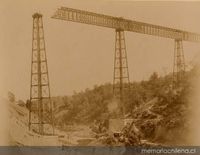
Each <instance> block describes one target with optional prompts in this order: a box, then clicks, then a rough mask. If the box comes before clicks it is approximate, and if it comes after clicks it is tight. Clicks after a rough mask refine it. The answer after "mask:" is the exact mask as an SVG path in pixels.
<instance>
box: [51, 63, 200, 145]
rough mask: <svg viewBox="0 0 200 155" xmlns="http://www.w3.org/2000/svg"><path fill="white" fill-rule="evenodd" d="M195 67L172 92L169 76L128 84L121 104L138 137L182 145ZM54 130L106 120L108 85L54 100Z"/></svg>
mask: <svg viewBox="0 0 200 155" xmlns="http://www.w3.org/2000/svg"><path fill="white" fill-rule="evenodd" d="M198 77H199V69H198V67H194V68H193V69H192V70H190V71H187V72H186V73H185V77H184V79H182V81H181V86H179V87H176V88H175V89H172V74H169V75H166V76H164V77H160V76H159V75H158V74H157V73H153V74H152V75H151V76H150V78H149V79H148V80H147V81H141V82H133V83H131V90H130V92H129V93H127V94H126V97H125V98H126V100H125V101H124V105H125V111H126V112H125V113H126V117H127V118H133V119H134V120H135V124H136V126H137V127H138V128H139V129H140V131H141V134H142V137H143V138H144V139H149V140H151V141H155V142H160V143H169V144H180V143H184V142H185V141H186V139H184V138H185V136H183V135H184V133H186V132H187V125H188V124H187V123H188V119H187V116H188V115H187V114H188V112H189V109H190V104H188V103H189V99H190V97H191V95H192V92H193V87H194V83H193V82H192V81H195V79H196V78H198ZM53 102H54V107H55V108H54V114H55V122H56V126H57V127H59V128H61V129H63V130H64V129H65V127H66V126H68V125H73V124H83V123H84V124H88V125H89V124H91V123H92V122H94V121H95V120H101V119H108V118H109V116H110V112H109V105H110V104H112V103H113V96H112V84H110V83H106V84H103V85H100V86H94V88H93V89H86V90H84V91H82V92H79V93H76V92H75V93H74V95H72V96H64V97H54V98H53Z"/></svg>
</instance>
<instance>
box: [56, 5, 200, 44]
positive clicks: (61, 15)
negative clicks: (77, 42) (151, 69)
mask: <svg viewBox="0 0 200 155" xmlns="http://www.w3.org/2000/svg"><path fill="white" fill-rule="evenodd" d="M52 18H55V19H61V20H67V21H72V22H79V23H84V24H90V25H96V26H102V27H107V28H113V29H122V30H124V31H131V32H137V33H142V34H147V35H153V36H158V37H164V38H171V39H179V40H183V41H191V42H200V34H196V33H192V32H187V31H183V30H178V29H174V28H168V27H164V26H159V25H153V24H148V23H143V22H138V21H133V20H128V19H124V18H120V17H113V16H108V15H104V14H97V13H93V12H89V11H83V10H78V9H72V8H67V7H61V8H59V9H57V11H56V12H55V14H54V15H53V16H52Z"/></svg>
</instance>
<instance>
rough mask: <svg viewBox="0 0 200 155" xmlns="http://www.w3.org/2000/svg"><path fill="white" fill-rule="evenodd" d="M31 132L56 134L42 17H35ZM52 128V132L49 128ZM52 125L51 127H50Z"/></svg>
mask: <svg viewBox="0 0 200 155" xmlns="http://www.w3.org/2000/svg"><path fill="white" fill-rule="evenodd" d="M32 17H33V34H32V62H31V87H30V105H29V130H33V131H35V132H37V133H39V134H41V135H44V134H54V123H53V114H52V102H51V95H50V86H49V75H48V67H47V57H46V50H45V41H44V30H43V21H42V15H41V14H39V13H35V14H34V15H33V16H32ZM47 124H48V125H49V126H50V127H52V130H51V129H50V130H51V131H50V130H49V129H47V128H49V126H48V127H47ZM50 124H51V125H50Z"/></svg>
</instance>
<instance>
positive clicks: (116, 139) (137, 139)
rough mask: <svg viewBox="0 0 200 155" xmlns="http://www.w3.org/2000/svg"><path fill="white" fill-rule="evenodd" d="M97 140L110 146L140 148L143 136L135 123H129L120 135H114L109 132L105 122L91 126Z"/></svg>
mask: <svg viewBox="0 0 200 155" xmlns="http://www.w3.org/2000/svg"><path fill="white" fill-rule="evenodd" d="M91 130H92V131H93V133H94V136H95V138H96V139H97V140H98V141H99V142H100V143H102V145H108V146H139V145H141V135H140V132H139V130H138V129H137V128H136V127H135V125H134V123H133V122H132V123H127V124H126V125H125V127H124V128H123V129H122V131H121V132H120V133H113V132H111V131H109V130H108V128H107V124H106V123H105V122H95V123H94V125H93V126H91Z"/></svg>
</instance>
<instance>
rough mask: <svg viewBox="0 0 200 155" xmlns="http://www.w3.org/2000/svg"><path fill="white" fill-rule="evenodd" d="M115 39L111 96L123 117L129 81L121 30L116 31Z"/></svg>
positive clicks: (123, 37)
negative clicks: (115, 99) (117, 100)
mask: <svg viewBox="0 0 200 155" xmlns="http://www.w3.org/2000/svg"><path fill="white" fill-rule="evenodd" d="M115 39H116V40H115V56H114V78H113V95H114V97H116V98H117V99H119V101H120V108H121V111H122V114H123V116H124V113H125V108H124V95H125V93H127V91H129V90H130V81H129V72H128V61H127V53H126V45H125V36H124V31H123V30H122V29H116V37H115Z"/></svg>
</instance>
